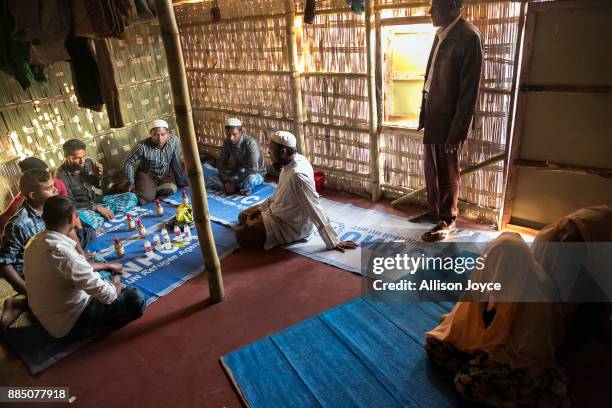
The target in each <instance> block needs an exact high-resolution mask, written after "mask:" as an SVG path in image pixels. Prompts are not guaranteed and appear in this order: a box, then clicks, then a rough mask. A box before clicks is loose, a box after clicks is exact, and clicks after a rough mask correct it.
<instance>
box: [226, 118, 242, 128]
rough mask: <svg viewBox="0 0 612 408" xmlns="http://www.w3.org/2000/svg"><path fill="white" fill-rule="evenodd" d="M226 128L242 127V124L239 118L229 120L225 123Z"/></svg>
mask: <svg viewBox="0 0 612 408" xmlns="http://www.w3.org/2000/svg"><path fill="white" fill-rule="evenodd" d="M225 127H242V122H241V121H240V119H238V118H229V119H228V120H227V121H225Z"/></svg>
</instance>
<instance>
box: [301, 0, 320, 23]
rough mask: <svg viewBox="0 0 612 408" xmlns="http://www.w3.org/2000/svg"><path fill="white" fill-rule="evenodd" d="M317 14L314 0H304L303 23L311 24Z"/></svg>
mask: <svg viewBox="0 0 612 408" xmlns="http://www.w3.org/2000/svg"><path fill="white" fill-rule="evenodd" d="M316 13H317V4H316V1H315V0H306V7H305V8H304V23H306V24H312V23H313V21H314V19H315V14H316Z"/></svg>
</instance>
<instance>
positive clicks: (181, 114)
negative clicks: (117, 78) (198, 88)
mask: <svg viewBox="0 0 612 408" xmlns="http://www.w3.org/2000/svg"><path fill="white" fill-rule="evenodd" d="M155 6H156V7H157V15H158V18H159V22H160V29H161V36H162V40H163V43H164V49H165V51H166V58H167V60H168V72H169V76H170V85H171V88H172V102H173V105H174V113H175V117H176V124H177V126H178V131H179V137H180V141H181V148H182V151H183V157H184V158H185V167H186V169H187V179H188V182H189V186H190V187H191V197H192V202H193V217H194V220H195V224H196V230H197V233H198V239H199V241H200V250H201V251H202V257H203V258H204V265H205V269H206V274H207V277H208V290H209V293H210V300H211V301H212V302H215V303H216V302H220V301H221V300H223V296H224V290H223V278H222V276H221V264H220V262H219V257H218V256H217V249H216V247H215V240H214V237H213V232H212V227H211V225H210V214H209V212H208V201H207V199H206V186H205V184H204V172H203V171H202V164H201V163H200V156H199V154H198V147H197V142H196V133H195V128H194V125H193V116H192V111H191V102H190V100H189V86H188V82H187V74H186V73H185V62H184V60H183V52H182V50H181V39H180V35H179V31H178V26H177V24H176V18H175V16H174V10H173V8H172V1H171V0H155Z"/></svg>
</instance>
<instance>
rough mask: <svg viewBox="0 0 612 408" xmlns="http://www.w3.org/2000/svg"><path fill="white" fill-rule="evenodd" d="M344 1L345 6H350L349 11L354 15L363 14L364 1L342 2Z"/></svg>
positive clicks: (348, 0)
mask: <svg viewBox="0 0 612 408" xmlns="http://www.w3.org/2000/svg"><path fill="white" fill-rule="evenodd" d="M344 1H346V4H348V5H349V6H351V10H353V12H354V13H355V14H361V13H363V10H364V9H365V0H344Z"/></svg>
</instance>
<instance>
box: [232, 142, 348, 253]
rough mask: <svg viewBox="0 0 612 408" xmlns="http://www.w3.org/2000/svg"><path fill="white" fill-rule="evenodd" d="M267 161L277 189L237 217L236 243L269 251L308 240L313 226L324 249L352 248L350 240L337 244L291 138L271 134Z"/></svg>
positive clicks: (310, 175)
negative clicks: (276, 174)
mask: <svg viewBox="0 0 612 408" xmlns="http://www.w3.org/2000/svg"><path fill="white" fill-rule="evenodd" d="M270 158H271V159H272V164H273V165H274V167H275V168H276V169H277V170H281V173H280V177H279V180H278V187H277V188H276V190H275V191H274V194H272V196H271V197H270V198H268V199H267V200H265V201H264V202H263V203H261V204H259V205H256V206H254V207H251V208H248V209H246V210H244V211H243V212H242V213H240V216H239V217H238V220H239V223H240V225H241V227H240V228H239V229H238V230H236V241H237V242H238V244H239V245H240V246H241V247H243V248H253V249H262V248H263V249H266V250H268V249H270V248H272V247H274V246H276V245H284V244H289V243H291V242H295V241H298V240H300V239H304V238H306V237H308V236H309V235H310V234H311V233H312V230H313V227H314V226H316V228H317V230H318V231H319V234H320V235H321V238H322V239H323V241H324V242H325V246H326V247H327V249H328V250H337V251H340V252H344V250H346V249H355V248H357V244H356V243H354V242H352V241H340V240H339V239H338V235H337V234H336V232H335V231H334V229H333V228H332V227H331V225H330V224H329V220H328V219H327V216H326V215H325V212H324V211H323V208H321V203H320V202H319V194H317V191H316V190H315V183H314V172H313V170H312V166H311V165H310V163H309V162H308V160H307V159H306V158H305V157H304V156H302V155H301V154H299V153H297V150H296V140H295V136H294V135H293V134H291V133H289V132H284V131H278V132H275V133H274V134H273V135H272V138H271V143H270Z"/></svg>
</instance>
